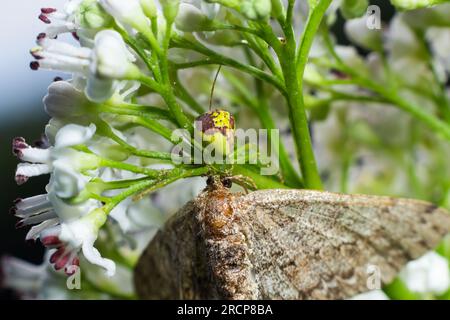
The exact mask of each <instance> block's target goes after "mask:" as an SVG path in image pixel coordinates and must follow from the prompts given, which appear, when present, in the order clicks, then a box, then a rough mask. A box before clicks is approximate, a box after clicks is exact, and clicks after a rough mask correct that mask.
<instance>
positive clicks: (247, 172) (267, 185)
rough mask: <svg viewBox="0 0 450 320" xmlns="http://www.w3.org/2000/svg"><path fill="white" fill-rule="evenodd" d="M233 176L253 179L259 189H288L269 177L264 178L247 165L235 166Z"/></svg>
mask: <svg viewBox="0 0 450 320" xmlns="http://www.w3.org/2000/svg"><path fill="white" fill-rule="evenodd" d="M233 174H234V175H236V176H245V177H248V178H250V179H251V181H252V182H253V183H254V184H255V186H256V187H257V188H258V189H287V188H289V187H287V186H286V185H284V184H282V183H280V182H278V181H276V180H273V179H271V178H269V177H268V176H262V175H260V174H258V173H257V172H255V171H253V170H252V169H251V167H250V166H247V165H235V166H233Z"/></svg>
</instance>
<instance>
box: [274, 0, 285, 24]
mask: <svg viewBox="0 0 450 320" xmlns="http://www.w3.org/2000/svg"><path fill="white" fill-rule="evenodd" d="M272 16H274V17H275V18H277V19H281V20H282V19H283V18H284V7H283V3H282V2H281V0H272Z"/></svg>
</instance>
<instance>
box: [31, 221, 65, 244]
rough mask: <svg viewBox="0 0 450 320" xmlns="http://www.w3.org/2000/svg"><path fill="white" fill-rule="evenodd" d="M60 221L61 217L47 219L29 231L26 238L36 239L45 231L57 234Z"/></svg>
mask: <svg viewBox="0 0 450 320" xmlns="http://www.w3.org/2000/svg"><path fill="white" fill-rule="evenodd" d="M58 223H59V219H50V220H47V221H44V222H42V223H41V224H38V225H37V226H34V227H32V228H31V229H30V231H28V233H27V235H26V237H25V240H36V239H37V238H40V237H41V236H43V234H44V233H45V234H46V235H50V234H52V235H55V236H57V235H58V234H59V228H58V227H57V226H56V225H57V224H58Z"/></svg>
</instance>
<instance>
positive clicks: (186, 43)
mask: <svg viewBox="0 0 450 320" xmlns="http://www.w3.org/2000/svg"><path fill="white" fill-rule="evenodd" d="M172 46H173V47H176V48H183V49H190V50H193V51H196V52H198V53H201V54H203V55H205V56H207V57H209V59H207V60H206V61H209V60H211V61H217V62H218V64H222V65H225V66H229V67H232V68H235V69H238V70H240V71H242V72H245V73H248V74H250V75H251V76H253V77H255V78H258V79H261V80H263V81H266V82H268V83H270V84H272V85H273V86H275V87H276V88H277V89H278V90H280V92H282V93H285V92H286V90H285V87H284V85H283V84H282V83H281V82H280V81H279V80H278V79H277V78H275V77H274V76H272V75H270V74H268V73H266V72H264V71H262V70H260V69H258V68H255V67H253V66H249V65H248V64H244V63H241V62H239V61H236V60H234V59H231V58H229V57H226V56H223V55H221V54H219V53H217V52H215V51H213V50H211V49H209V48H207V47H205V46H204V45H202V44H201V43H199V42H194V41H190V40H187V39H184V38H180V37H176V36H174V37H173V38H172Z"/></svg>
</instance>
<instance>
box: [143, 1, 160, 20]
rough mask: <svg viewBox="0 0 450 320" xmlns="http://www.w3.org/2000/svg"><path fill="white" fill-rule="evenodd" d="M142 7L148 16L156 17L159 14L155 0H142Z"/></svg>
mask: <svg viewBox="0 0 450 320" xmlns="http://www.w3.org/2000/svg"><path fill="white" fill-rule="evenodd" d="M140 1H141V7H142V10H143V11H144V13H145V15H146V16H147V17H149V18H150V19H151V18H154V17H156V15H157V10H156V5H155V1H154V0H140Z"/></svg>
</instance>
